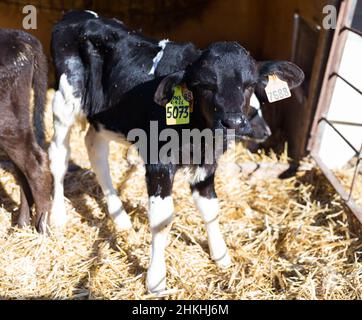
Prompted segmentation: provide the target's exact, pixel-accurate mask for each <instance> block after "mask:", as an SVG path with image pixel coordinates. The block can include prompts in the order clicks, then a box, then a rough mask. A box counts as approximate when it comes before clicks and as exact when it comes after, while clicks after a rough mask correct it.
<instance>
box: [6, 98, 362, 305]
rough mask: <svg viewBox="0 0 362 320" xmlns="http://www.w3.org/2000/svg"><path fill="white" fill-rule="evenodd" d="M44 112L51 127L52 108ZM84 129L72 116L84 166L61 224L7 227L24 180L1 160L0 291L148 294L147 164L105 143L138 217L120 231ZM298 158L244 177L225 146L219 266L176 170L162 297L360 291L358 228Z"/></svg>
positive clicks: (260, 157)
mask: <svg viewBox="0 0 362 320" xmlns="http://www.w3.org/2000/svg"><path fill="white" fill-rule="evenodd" d="M50 94H51V92H50ZM48 109H50V108H48ZM47 123H48V126H49V132H48V137H49V136H50V135H51V130H50V123H51V114H50V110H48V113H47ZM83 137H84V133H82V132H81V131H80V128H78V127H77V128H75V130H74V132H73V135H72V142H71V145H72V150H73V153H72V157H71V158H72V161H73V162H74V163H75V164H77V165H78V166H79V167H80V169H78V170H76V171H72V172H71V173H68V175H67V177H66V183H65V185H66V190H67V191H66V196H67V199H68V200H67V208H68V213H69V217H70V221H69V224H68V226H67V229H66V232H65V233H64V234H63V235H61V234H57V235H53V236H51V237H44V236H41V235H38V234H36V233H35V232H34V231H33V230H30V229H29V230H17V229H15V230H14V229H11V213H12V212H14V211H16V208H17V206H18V203H19V189H18V186H17V184H16V183H15V181H14V179H13V176H12V174H11V166H10V165H8V164H6V163H4V162H2V166H1V168H2V169H0V197H1V206H0V298H6V299H8V298H12V299H16V298H27V299H31V298H51V299H153V298H155V297H153V296H150V295H148V294H147V293H146V292H145V276H146V270H147V266H148V263H149V253H150V232H149V229H148V225H147V215H146V208H147V194H146V188H145V182H144V178H143V175H144V169H143V168H142V167H141V166H139V165H137V164H134V165H130V164H128V163H127V162H126V161H125V160H123V159H122V156H123V154H124V152H125V148H124V147H123V146H119V145H115V144H112V148H111V156H110V163H111V172H112V177H113V181H114V184H115V185H116V186H117V189H118V191H119V193H120V197H121V198H122V200H123V202H124V203H125V206H126V208H127V210H128V212H129V214H130V216H131V219H132V221H133V224H134V229H133V230H132V231H130V232H128V233H117V232H115V230H114V229H113V226H112V223H111V222H110V221H109V220H108V219H107V218H106V216H105V203H104V199H103V197H102V193H101V190H100V187H99V185H98V184H97V182H96V180H95V176H94V174H93V173H92V172H91V170H90V165H89V161H88V158H87V155H86V151H85V147H84V142H83ZM237 151H238V153H237V161H238V163H239V162H240V163H242V162H253V161H258V162H263V163H275V162H276V163H279V164H285V163H287V160H288V159H287V156H286V153H284V154H283V155H282V156H281V157H278V156H277V155H275V154H269V155H267V154H265V153H263V152H261V153H260V154H256V155H255V154H250V153H248V152H246V151H245V150H243V149H242V147H240V146H238V148H237ZM2 160H4V158H2ZM4 167H5V169H10V172H8V171H9V170H5V169H4ZM303 167H304V168H305V170H304V169H303V170H302V171H299V172H298V174H297V175H296V176H295V177H292V178H289V179H286V180H279V179H276V178H269V179H267V180H260V179H257V180H255V181H254V182H253V183H250V181H249V180H248V179H245V177H244V176H243V175H242V173H241V171H240V168H238V167H237V166H230V165H227V156H226V157H225V158H224V160H223V162H222V163H221V165H220V169H219V171H218V175H217V179H216V181H217V183H216V186H217V192H218V194H219V197H220V202H221V210H222V214H221V226H222V230H223V233H224V235H225V239H226V241H227V244H228V247H229V249H230V253H231V256H232V259H233V262H234V265H233V266H232V267H231V268H230V269H228V270H226V271H221V270H219V269H218V268H217V267H216V266H215V264H214V263H213V262H212V261H211V260H210V258H209V254H208V246H207V238H206V233H205V228H204V226H203V224H202V221H201V218H200V216H199V214H198V213H197V211H196V209H195V207H194V204H193V203H192V200H191V197H190V192H189V188H188V185H187V183H186V181H185V180H184V179H183V176H182V174H178V176H177V178H176V182H175V188H174V189H175V192H174V199H175V208H176V217H175V221H174V224H173V228H172V232H171V235H170V245H169V246H168V248H167V252H166V256H167V266H168V269H167V270H168V275H167V279H168V288H169V289H170V291H169V292H168V294H169V295H168V296H167V298H169V299H361V298H362V241H361V238H360V236H361V233H360V230H359V231H356V230H355V229H356V226H357V224H356V223H355V221H354V220H353V219H351V218H350V214H349V213H347V211H346V209H345V207H344V206H343V204H342V202H341V200H340V199H339V197H338V196H337V195H336V194H335V193H334V191H333V189H332V188H331V187H330V186H329V184H328V183H327V181H326V180H325V178H324V177H323V175H322V174H321V172H320V171H319V170H318V169H316V168H315V167H314V164H313V163H312V162H310V161H307V162H306V165H305V166H303ZM358 188H361V187H360V186H359V187H358ZM357 229H358V228H357Z"/></svg>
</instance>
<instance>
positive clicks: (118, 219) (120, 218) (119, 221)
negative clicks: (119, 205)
mask: <svg viewBox="0 0 362 320" xmlns="http://www.w3.org/2000/svg"><path fill="white" fill-rule="evenodd" d="M111 218H112V220H113V222H114V224H115V226H116V229H117V230H118V231H127V230H131V229H132V222H131V219H130V217H129V216H128V214H127V212H126V211H124V210H123V211H122V212H121V213H120V214H117V215H112V216H111Z"/></svg>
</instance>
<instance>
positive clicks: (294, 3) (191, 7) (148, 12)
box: [0, 0, 338, 158]
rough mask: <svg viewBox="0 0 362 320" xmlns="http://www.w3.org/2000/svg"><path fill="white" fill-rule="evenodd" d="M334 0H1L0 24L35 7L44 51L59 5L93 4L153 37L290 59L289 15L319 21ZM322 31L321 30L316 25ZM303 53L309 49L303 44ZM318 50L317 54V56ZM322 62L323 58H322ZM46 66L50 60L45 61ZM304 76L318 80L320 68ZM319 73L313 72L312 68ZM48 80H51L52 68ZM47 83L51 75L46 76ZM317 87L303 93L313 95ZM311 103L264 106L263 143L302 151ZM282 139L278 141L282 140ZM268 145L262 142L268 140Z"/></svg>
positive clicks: (11, 23)
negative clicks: (234, 46)
mask: <svg viewBox="0 0 362 320" xmlns="http://www.w3.org/2000/svg"><path fill="white" fill-rule="evenodd" d="M337 1H338V0H153V1H143V0H120V1H107V2H106V1H101V0H94V1H92V0H75V1H69V0H52V1H45V0H42V1H40V0H39V1H36V0H33V1H29V0H23V1H22V0H16V1H12V0H7V1H0V27H8V28H22V19H23V16H24V15H23V14H22V12H21V10H22V7H23V5H25V4H29V3H31V4H34V5H36V6H37V8H38V29H37V30H34V31H31V33H32V34H34V35H35V36H37V37H38V38H39V39H40V40H41V41H42V43H43V46H44V48H45V51H46V53H47V54H48V55H49V51H50V50H49V46H50V36H51V29H52V26H53V24H54V23H55V22H56V21H58V20H59V19H60V17H61V16H62V13H63V11H67V10H69V9H71V8H73V9H81V8H86V9H92V10H95V11H97V12H98V13H100V14H103V15H105V16H109V17H117V18H119V19H121V20H123V21H124V22H125V23H126V24H127V25H129V26H130V27H132V28H135V29H142V30H143V32H144V33H146V34H148V35H150V36H154V37H157V38H168V39H170V40H174V41H193V42H194V43H195V44H197V45H198V46H199V47H205V46H207V45H208V44H209V43H211V42H213V41H220V40H223V41H225V40H235V41H238V42H239V43H240V44H242V45H243V46H245V47H246V48H247V49H248V50H249V51H251V53H252V54H253V55H254V56H255V57H256V58H257V59H265V60H266V59H278V60H281V59H288V60H289V59H291V56H292V39H293V15H294V13H295V12H299V13H300V14H301V15H302V16H303V17H304V18H305V19H307V20H308V21H310V22H311V23H312V24H313V23H319V24H320V23H321V21H322V19H323V14H322V8H323V6H324V5H326V4H327V3H330V2H337ZM321 32H323V30H322V31H321ZM326 44H327V42H326V43H324V45H326ZM303 54H305V55H306V56H307V57H308V55H314V54H315V53H314V52H308V50H305V53H303ZM322 58H323V56H322V55H321V57H320V59H322ZM321 63H323V62H321ZM50 67H51V64H50ZM311 73H313V74H310V75H309V77H310V78H313V79H314V82H313V83H314V85H317V83H318V79H317V78H318V74H319V73H320V70H319V69H318V68H316V69H315V70H312V71H311ZM317 73H318V74H317ZM50 74H51V80H52V74H53V73H52V72H51V73H50ZM50 83H51V84H52V83H53V81H51V82H50ZM317 93H318V88H317V87H316V88H314V92H313V90H311V91H310V92H309V93H308V94H309V95H310V94H313V95H316V94H317ZM313 113H314V106H313V105H312V104H311V103H300V101H299V102H298V101H296V99H295V98H293V99H289V100H287V101H284V102H280V103H277V104H274V105H271V106H268V108H267V110H265V112H264V114H265V117H266V118H267V120H268V122H269V123H270V124H271V127H272V130H273V132H274V133H275V135H274V138H275V139H274V140H273V139H272V140H271V141H270V142H269V143H268V145H269V146H273V147H275V145H276V144H278V143H279V144H280V145H283V141H284V140H286V141H288V143H289V147H290V149H291V151H292V156H294V157H295V158H298V157H299V156H300V155H302V154H303V153H304V150H305V144H306V140H307V138H308V130H309V127H310V122H311V118H312V117H313ZM281 142H282V143H281ZM268 145H267V146H268Z"/></svg>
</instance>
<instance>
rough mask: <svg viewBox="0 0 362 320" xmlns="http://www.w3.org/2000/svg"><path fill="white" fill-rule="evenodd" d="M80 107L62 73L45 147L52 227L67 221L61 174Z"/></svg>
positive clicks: (79, 100)
mask: <svg viewBox="0 0 362 320" xmlns="http://www.w3.org/2000/svg"><path fill="white" fill-rule="evenodd" d="M80 107H81V98H76V97H75V94H74V88H73V87H72V86H71V84H70V83H69V82H68V80H67V77H66V75H64V74H63V75H62V76H61V78H60V81H59V90H58V91H57V92H56V93H55V95H54V99H53V118H54V120H53V123H54V135H53V139H52V142H51V145H50V147H49V158H50V170H51V172H52V175H53V181H54V191H53V205H52V209H51V216H50V222H51V224H52V225H53V226H55V227H63V226H64V225H65V224H66V221H67V213H66V208H65V202H64V177H65V174H66V172H67V169H68V162H69V156H70V145H69V142H70V131H71V128H72V126H73V124H74V122H75V120H76V117H77V116H78V115H79V113H80Z"/></svg>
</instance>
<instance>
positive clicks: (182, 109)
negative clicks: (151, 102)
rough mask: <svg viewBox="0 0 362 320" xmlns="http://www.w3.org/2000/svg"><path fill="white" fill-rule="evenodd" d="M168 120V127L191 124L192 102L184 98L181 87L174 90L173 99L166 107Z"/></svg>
mask: <svg viewBox="0 0 362 320" xmlns="http://www.w3.org/2000/svg"><path fill="white" fill-rule="evenodd" d="M166 120H167V125H168V126H175V125H180V124H189V123H190V102H188V101H187V100H186V99H185V98H184V96H183V91H182V87H181V86H176V87H175V88H174V93H173V97H172V99H171V101H170V102H169V103H168V104H167V105H166Z"/></svg>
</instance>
